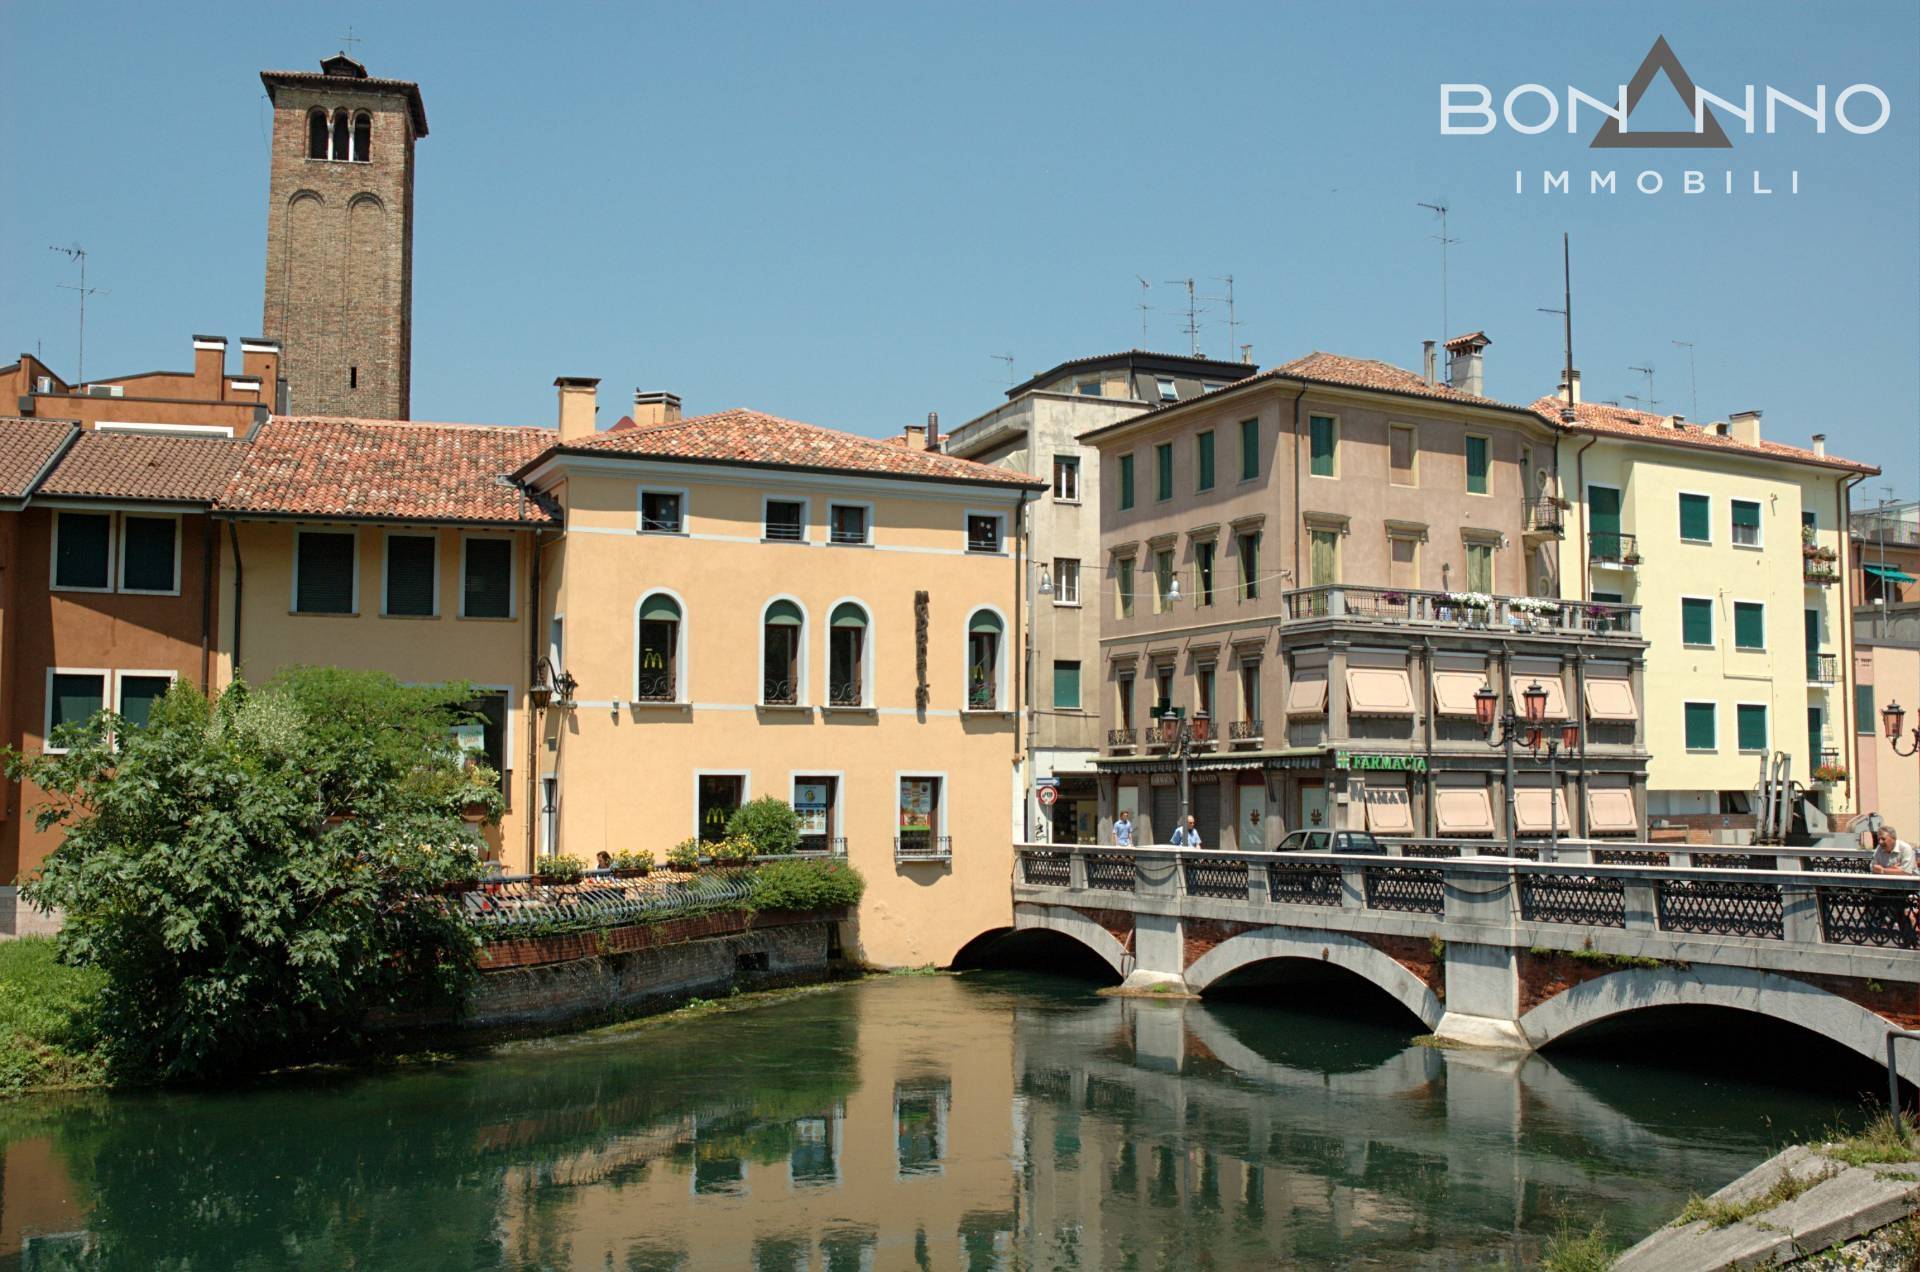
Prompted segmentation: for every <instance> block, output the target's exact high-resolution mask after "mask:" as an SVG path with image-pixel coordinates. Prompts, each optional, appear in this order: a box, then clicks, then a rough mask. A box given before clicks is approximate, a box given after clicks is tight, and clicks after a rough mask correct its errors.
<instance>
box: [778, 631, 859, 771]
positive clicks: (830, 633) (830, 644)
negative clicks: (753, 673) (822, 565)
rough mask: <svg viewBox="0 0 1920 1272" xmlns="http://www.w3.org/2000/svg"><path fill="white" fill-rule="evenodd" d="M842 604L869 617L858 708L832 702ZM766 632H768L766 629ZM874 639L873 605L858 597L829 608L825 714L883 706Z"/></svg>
mask: <svg viewBox="0 0 1920 1272" xmlns="http://www.w3.org/2000/svg"><path fill="white" fill-rule="evenodd" d="M842 605H858V606H859V607H860V612H861V613H863V614H865V615H866V616H867V626H866V633H867V634H866V636H865V638H864V639H862V640H861V642H860V705H859V706H857V707H836V706H834V705H832V702H833V684H832V681H833V612H834V611H835V610H837V609H839V608H840V607H841V606H842ZM802 612H803V613H804V612H805V611H804V610H803V611H802ZM762 630H763V631H764V626H763V628H762ZM874 639H875V636H874V619H873V606H872V605H870V604H868V603H867V602H866V601H865V600H863V599H861V598H860V597H858V596H842V597H839V598H838V599H836V600H834V601H833V602H832V603H831V604H830V605H828V606H827V621H826V626H825V629H824V635H823V636H822V640H823V641H824V642H825V646H824V648H823V649H822V650H821V664H820V665H821V666H823V667H825V668H826V669H827V681H828V684H827V701H826V702H825V703H824V704H822V706H821V710H823V711H872V710H874V709H875V708H876V707H878V705H879V703H878V700H877V699H875V697H874V686H873V666H874V663H873V646H874ZM761 661H762V663H764V662H765V661H766V659H765V657H764V656H763V657H762V658H761ZM807 771H808V772H809V773H818V774H820V776H822V777H824V776H826V775H827V774H826V772H825V770H820V769H808V770H807Z"/></svg>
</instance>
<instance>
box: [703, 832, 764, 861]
mask: <svg viewBox="0 0 1920 1272" xmlns="http://www.w3.org/2000/svg"><path fill="white" fill-rule="evenodd" d="M707 855H708V856H709V857H711V858H712V859H713V864H714V865H716V866H744V865H746V864H747V863H748V862H750V861H752V860H753V840H751V839H748V838H747V837H746V836H745V835H728V836H727V837H726V838H725V839H722V840H721V841H720V842H719V843H716V844H713V845H711V846H709V847H708V849H707Z"/></svg>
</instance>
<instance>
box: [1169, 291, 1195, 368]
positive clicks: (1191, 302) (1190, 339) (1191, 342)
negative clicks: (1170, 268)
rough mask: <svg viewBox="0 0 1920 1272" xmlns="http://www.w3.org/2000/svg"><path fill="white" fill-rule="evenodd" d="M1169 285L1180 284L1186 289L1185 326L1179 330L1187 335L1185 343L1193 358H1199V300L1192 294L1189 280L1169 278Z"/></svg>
mask: <svg viewBox="0 0 1920 1272" xmlns="http://www.w3.org/2000/svg"><path fill="white" fill-rule="evenodd" d="M1167 281H1168V282H1169V283H1181V284H1184V285H1185V286H1186V289H1187V325H1186V326H1184V327H1182V328H1181V329H1180V330H1182V331H1184V332H1186V333H1187V343H1188V346H1189V348H1190V349H1191V350H1192V353H1193V356H1194V357H1196V358H1197V357H1199V356H1200V298H1199V296H1197V295H1196V294H1195V293H1194V290H1193V280H1192V279H1191V278H1169V279H1168V280H1167Z"/></svg>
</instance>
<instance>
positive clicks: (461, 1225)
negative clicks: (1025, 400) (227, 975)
mask: <svg viewBox="0 0 1920 1272" xmlns="http://www.w3.org/2000/svg"><path fill="white" fill-rule="evenodd" d="M1351 1017H1352V1013H1351V1012H1344V1013H1342V1014H1341V1015H1337V1016H1314V1015H1306V1014H1302V1013H1300V1012H1297V1011H1294V1010H1291V1009H1289V1008H1286V1007H1284V1006H1274V1005H1271V1004H1262V1005H1257V1006H1255V1005H1237V1004H1230V1003H1221V1004H1213V1003H1200V1002H1166V1001H1149V1000H1136V999H1120V998H1102V997H1098V996H1096V995H1094V994H1093V993H1092V992H1091V991H1090V989H1089V988H1088V987H1087V986H1085V985H1077V984H1072V983H1068V982H1062V981H1059V980H1055V979H1050V978H1045V977H1037V976H1033V975H1027V974H1019V973H976V974H969V975H967V976H964V977H959V978H927V977H899V978H889V979H886V980H881V981H872V982H868V983H865V984H862V985H857V986H851V987H845V988H841V989H836V990H830V991H825V992H820V993H815V994H809V995H804V996H799V997H796V998H794V999H791V1000H789V1001H785V1002H780V1003H776V1004H772V1005H767V1006H763V1007H757V1008H754V1009H752V1010H747V1011H741V1012H735V1013H724V1014H719V1015H714V1016H709V1017H704V1018H699V1017H696V1018H692V1019H686V1020H680V1021H675V1022H671V1023H658V1024H653V1025H649V1026H645V1027H642V1028H640V1029H637V1030H631V1031H628V1032H625V1033H621V1034H616V1035H612V1036H603V1037H600V1038H596V1039H593V1040H580V1041H573V1042H567V1043H561V1044H553V1045H547V1046H539V1047H533V1048H524V1049H516V1050H513V1051H511V1052H509V1053H505V1054H502V1055H499V1056H496V1057H493V1058H489V1059H485V1060H473V1061H465V1062H459V1063H452V1064H447V1065H444V1066H440V1067H436V1068H433V1069H430V1070H424V1071H415V1072H410V1073H402V1074H396V1075H392V1076H385V1077H377V1078H365V1079H360V1080H355V1081H351V1082H347V1083H342V1084H337V1085H328V1086H307V1087H299V1088H284V1087H283V1088H277V1089H273V1090H267V1091H259V1092H252V1093H240V1094H228V1095H205V1096H202V1095H183V1096H172V1097H168V1098H166V1099H127V1100H108V1099H104V1098H89V1099H82V1100H78V1101H73V1102H69V1103H66V1104H64V1105H52V1104H45V1103H43V1104H41V1105H39V1106H36V1107H35V1108H34V1109H32V1110H18V1111H17V1112H18V1113H19V1115H20V1116H19V1120H16V1121H14V1122H12V1123H10V1124H9V1127H8V1129H9V1132H10V1133H11V1134H12V1135H13V1138H12V1139H11V1140H9V1141H8V1142H7V1145H6V1147H5V1149H4V1153H5V1160H4V1163H0V1169H4V1172H5V1173H4V1176H0V1178H3V1179H4V1182H5V1184H6V1191H5V1193H4V1194H0V1265H5V1264H7V1262H8V1261H9V1259H10V1258H12V1256H14V1255H15V1253H16V1252H17V1251H18V1250H19V1249H20V1248H21V1246H22V1242H23V1241H24V1242H25V1243H26V1249H27V1251H28V1253H27V1255H26V1257H25V1259H24V1260H23V1262H24V1263H25V1265H26V1266H29V1267H34V1268H43V1267H65V1266H81V1265H85V1266H94V1265H101V1266H138V1267H148V1266H160V1265H166V1266H175V1267H180V1268H201V1267H230V1266H282V1265H285V1264H286V1263H287V1262H288V1261H289V1260H291V1261H293V1262H296V1263H300V1264H303V1265H306V1266H350V1265H357V1266H380V1267H402V1266H404V1267H459V1268H467V1267H512V1268H521V1267H573V1268H605V1267H618V1268H635V1269H643V1268H707V1267H716V1268H718V1267H724V1268H735V1267H751V1268H779V1269H794V1268H806V1267H811V1268H830V1269H854V1268H880V1269H892V1268H910V1267H915V1266H925V1267H938V1268H990V1267H1013V1266H1030V1267H1059V1266H1067V1265H1071V1264H1076V1263H1077V1264H1078V1265H1079V1266H1083V1267H1089V1268H1091V1267H1107V1266H1125V1265H1127V1264H1129V1263H1130V1262H1137V1263H1138V1264H1139V1265H1140V1266H1143V1267H1157V1266H1182V1267H1189V1266H1207V1265H1211V1266H1219V1267H1240V1266H1310V1267H1311V1266H1329V1267H1330V1266H1346V1265H1350V1264H1353V1263H1356V1262H1366V1261H1375V1262H1378V1263H1382V1264H1389V1265H1394V1266H1405V1265H1408V1264H1410V1263H1412V1264H1433V1265H1438V1266H1480V1265H1483V1264H1484V1263H1487V1262H1491V1261H1500V1260H1510V1261H1513V1262H1516V1263H1521V1264H1525V1263H1529V1262H1532V1261H1534V1260H1536V1259H1537V1257H1538V1255H1539V1253H1540V1250H1541V1247H1542V1243H1543V1242H1544V1240H1545V1237H1546V1235H1547V1234H1548V1233H1549V1232H1550V1231H1551V1230H1552V1228H1553V1227H1554V1225H1555V1222H1556V1218H1557V1214H1558V1212H1559V1211H1560V1210H1561V1209H1562V1208H1563V1207H1564V1208H1566V1209H1567V1210H1569V1211H1571V1212H1572V1213H1574V1214H1576V1215H1578V1216H1579V1217H1580V1219H1581V1220H1582V1221H1588V1220H1592V1219H1605V1220H1606V1221H1607V1222H1608V1223H1609V1225H1610V1226H1611V1227H1612V1229H1613V1230H1614V1231H1615V1232H1618V1233H1622V1234H1629V1235H1630V1234H1635V1233H1637V1232H1639V1231H1641V1230H1645V1229H1648V1228H1651V1227H1652V1226H1654V1225H1655V1224H1657V1223H1659V1222H1662V1221H1663V1220H1664V1219H1665V1218H1666V1217H1668V1216H1669V1215H1670V1214H1671V1213H1672V1212H1673V1210H1674V1209H1675V1208H1676V1207H1677V1206H1679V1205H1680V1204H1682V1203H1683V1202H1684V1200H1685V1198H1686V1196H1687V1195H1688V1194H1689V1193H1690V1192H1692V1191H1695V1190H1703V1191H1704V1190H1711V1189H1712V1188H1715V1187H1718V1186H1719V1185H1720V1184H1721V1183H1724V1182H1726V1181H1727V1180H1729V1179H1731V1178H1733V1177H1734V1176H1735V1175H1737V1174H1739V1173H1740V1172H1742V1171H1743V1170H1745V1169H1747V1168H1749V1167H1750V1166H1752V1165H1753V1164H1754V1163H1756V1162H1758V1161H1759V1160H1761V1159H1762V1158H1763V1157H1764V1156H1765V1155H1766V1154H1767V1152H1768V1151H1769V1148H1770V1145H1771V1144H1773V1143H1775V1142H1777V1141H1778V1140H1780V1139H1783V1138H1786V1137H1788V1136H1791V1135H1793V1134H1795V1133H1797V1132H1806V1131H1812V1130H1814V1129H1817V1128H1819V1127H1820V1126H1823V1125H1826V1124H1828V1123H1830V1122H1831V1121H1832V1120H1833V1119H1835V1118H1836V1117H1837V1116H1844V1115H1845V1113H1846V1111H1847V1110H1848V1109H1849V1108H1850V1107H1852V1098H1851V1096H1850V1095H1849V1094H1847V1093H1845V1092H1843V1091H1830V1092H1829V1093H1828V1094H1827V1095H1826V1096H1813V1095H1810V1094H1807V1093H1805V1092H1792V1091H1783V1090H1780V1089H1771V1088H1763V1087H1758V1086H1755V1085H1752V1084H1749V1083H1745V1082H1742V1081H1740V1080H1738V1079H1733V1080H1723V1079H1721V1078H1720V1077H1718V1076H1716V1077H1714V1078H1713V1079H1712V1080H1708V1081H1702V1080H1701V1078H1700V1077H1699V1075H1693V1076H1691V1077H1687V1076H1676V1075H1675V1074H1672V1073H1666V1072H1662V1071H1659V1070H1654V1069H1647V1068H1644V1067H1638V1066H1621V1067H1614V1066H1608V1065H1601V1064H1597V1063H1595V1062H1590V1061H1582V1060H1579V1059H1577V1058H1575V1059H1566V1060H1560V1059H1550V1058H1548V1057H1546V1056H1542V1055H1525V1054H1507V1055H1495V1054H1490V1053H1484V1052H1466V1051H1440V1050H1434V1049H1430V1048H1426V1047H1421V1046H1415V1045H1410V1044H1409V1041H1408V1034H1409V1032H1410V1030H1409V1027H1405V1026H1394V1025H1385V1024H1380V1023H1370V1022H1368V1021H1366V1020H1364V1019H1356V1018H1351ZM1596 1079H1598V1081H1596ZM1603 1088H1604V1089H1605V1090H1606V1091H1607V1092H1608V1094H1607V1095H1606V1096H1605V1097H1604V1098H1603V1097H1602V1096H1601V1095H1600V1094H1598V1092H1599V1091H1600V1090H1602V1089H1603Z"/></svg>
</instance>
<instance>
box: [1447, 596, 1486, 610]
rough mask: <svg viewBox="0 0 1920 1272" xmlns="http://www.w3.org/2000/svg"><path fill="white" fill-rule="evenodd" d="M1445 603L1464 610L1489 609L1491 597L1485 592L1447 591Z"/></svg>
mask: <svg viewBox="0 0 1920 1272" xmlns="http://www.w3.org/2000/svg"><path fill="white" fill-rule="evenodd" d="M1447 604H1449V605H1452V606H1455V607H1456V608H1459V609H1464V610H1489V609H1492V608H1493V598H1492V597H1491V596H1489V595H1487V594H1486V593H1485V592H1448V593H1447Z"/></svg>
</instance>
